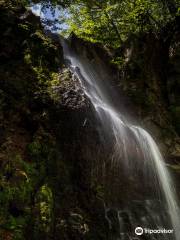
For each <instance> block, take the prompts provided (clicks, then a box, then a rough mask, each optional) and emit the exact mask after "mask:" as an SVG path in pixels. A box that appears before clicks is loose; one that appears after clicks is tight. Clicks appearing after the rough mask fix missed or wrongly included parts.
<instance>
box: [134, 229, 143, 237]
mask: <svg viewBox="0 0 180 240" xmlns="http://www.w3.org/2000/svg"><path fill="white" fill-rule="evenodd" d="M135 234H136V235H139V236H140V235H142V234H143V229H142V227H137V228H136V229H135Z"/></svg>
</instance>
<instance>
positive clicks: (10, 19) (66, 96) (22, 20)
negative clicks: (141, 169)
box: [0, 1, 180, 240]
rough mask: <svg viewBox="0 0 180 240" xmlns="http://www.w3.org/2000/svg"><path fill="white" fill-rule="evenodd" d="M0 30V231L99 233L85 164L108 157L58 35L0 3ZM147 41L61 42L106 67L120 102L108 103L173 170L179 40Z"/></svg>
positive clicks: (99, 209)
mask: <svg viewBox="0 0 180 240" xmlns="http://www.w3.org/2000/svg"><path fill="white" fill-rule="evenodd" d="M0 29H1V38H0V49H1V51H0V62H1V66H0V83H1V84H0V166H1V168H0V205H1V208H0V237H1V239H3V240H8V239H9V240H11V239H17V240H21V239H64V240H70V239H71V240H72V239H77V240H80V239H107V240H109V239H110V237H109V231H108V221H107V219H106V218H105V212H104V201H103V198H104V189H103V186H102V184H101V182H100V181H99V179H98V178H97V174H92V171H91V170H92V169H94V170H95V169H96V166H95V165H96V164H97V162H96V160H97V159H98V161H99V163H101V161H102V159H103V160H104V159H108V154H107V149H105V148H104V146H103V145H102V144H101V143H100V137H99V128H98V125H97V121H96V119H95V115H94V114H93V108H92V106H91V103H90V102H89V100H88V99H87V97H86V96H85V95H84V94H83V92H82V89H81V88H80V86H78V84H79V83H78V81H77V79H73V77H72V74H71V72H70V71H69V70H68V69H67V67H66V64H65V62H64V59H63V51H62V47H61V45H60V42H59V38H58V37H57V36H52V35H51V34H50V35H51V36H49V34H47V33H45V31H44V29H43V27H42V26H41V23H40V19H39V18H38V17H36V16H34V15H33V14H32V13H31V12H30V11H27V10H26V9H25V8H24V7H19V6H17V7H16V6H9V5H7V4H6V3H5V2H4V1H2V3H0ZM152 41H155V40H154V39H152V37H151V36H143V37H141V38H136V39H133V40H131V39H130V40H129V42H127V43H126V44H125V46H123V47H122V49H118V50H117V51H116V52H111V51H107V49H104V48H103V47H102V46H98V45H92V44H91V43H88V42H84V41H82V40H80V39H77V38H76V37H75V36H72V38H71V45H72V46H73V48H74V49H75V50H76V51H82V50H83V49H84V51H85V52H86V54H87V55H88V57H89V58H91V59H95V60H97V61H100V62H101V64H103V65H104V66H106V68H107V69H108V71H109V74H110V75H111V76H113V77H112V83H111V85H112V87H113V88H115V89H116V92H117V94H118V95H119V97H120V99H121V101H122V102H123V104H122V106H120V105H121V104H119V103H116V104H117V105H118V106H119V107H121V110H122V111H124V112H129V115H130V116H132V119H135V120H133V121H138V122H139V123H141V125H142V126H144V127H146V128H147V129H148V130H149V131H150V132H152V134H153V135H154V136H156V139H157V140H158V142H159V145H160V146H161V148H162V151H163V152H164V154H165V156H166V157H167V160H168V163H169V164H170V167H171V169H172V170H173V171H175V173H176V175H177V176H178V171H179V165H178V158H179V147H178V144H179V139H178V134H179V125H178V123H179V103H178V97H179V96H178V93H179V92H178V81H179V77H180V75H179V74H180V73H179V64H180V60H179V57H180V53H179V49H180V48H179V41H178V36H176V37H174V40H173V42H172V44H171V46H170V48H168V53H167V52H165V51H164V49H161V45H160V43H159V42H157V43H156V42H155V43H156V44H155V47H153V49H152V47H151V45H152V44H151V43H152ZM79 46H81V48H80V47H79ZM164 55H165V56H164ZM120 58H121V59H120ZM100 59H101V60H100ZM105 150H106V151H105ZM105 152H106V154H105ZM113 214H114V213H112V214H111V215H112V216H111V218H112V219H114V226H116V225H117V219H116V217H114V215H113ZM116 231H117V229H116V228H115V227H114V228H113V229H111V235H112V234H113V235H114V236H116Z"/></svg>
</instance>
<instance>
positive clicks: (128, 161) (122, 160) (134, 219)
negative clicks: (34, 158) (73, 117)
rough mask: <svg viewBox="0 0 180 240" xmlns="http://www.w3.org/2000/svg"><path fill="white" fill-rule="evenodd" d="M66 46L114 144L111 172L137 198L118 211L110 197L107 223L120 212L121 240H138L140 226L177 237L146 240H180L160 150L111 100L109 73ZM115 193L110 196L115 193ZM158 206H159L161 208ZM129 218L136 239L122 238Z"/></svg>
mask: <svg viewBox="0 0 180 240" xmlns="http://www.w3.org/2000/svg"><path fill="white" fill-rule="evenodd" d="M62 46H63V50H64V58H65V59H66V61H67V63H68V67H69V68H70V70H71V72H72V73H73V74H74V76H75V77H76V78H77V79H79V82H80V84H81V87H82V89H83V91H84V93H85V94H86V96H87V97H88V98H89V99H90V101H91V103H92V105H93V106H94V109H95V113H96V115H97V117H98V119H99V121H100V122H101V125H102V129H103V134H104V135H106V136H107V138H108V139H110V140H111V142H112V143H113V153H112V156H111V158H110V159H109V161H110V169H108V171H110V172H111V171H112V172H113V171H115V172H118V174H119V176H121V175H122V174H123V176H125V178H126V179H127V180H125V181H126V183H127V184H129V186H126V189H128V187H129V188H131V185H132V186H135V188H136V189H135V190H134V192H135V193H133V194H132V196H131V193H130V192H129V193H128V194H127V197H126V198H127V199H128V201H127V202H128V203H127V202H126V201H124V202H123V203H121V204H119V206H118V204H116V203H115V202H114V200H113V197H112V196H110V197H109V198H112V199H111V201H110V202H109V203H108V201H107V203H106V206H107V208H105V218H106V219H107V221H108V224H109V226H110V228H111V227H112V222H111V217H110V209H111V208H112V209H115V210H116V212H117V219H118V221H119V229H120V230H119V236H118V237H116V239H134V238H132V237H136V238H135V239H138V238H137V236H136V235H133V234H134V229H135V228H136V227H138V225H140V224H141V225H140V227H142V228H143V227H146V228H150V227H154V229H162V228H165V227H166V228H167V227H169V228H170V229H173V230H174V234H171V235H170V234H160V235H159V234H156V235H155V234H152V235H151V234H150V235H148V238H147V239H166V240H168V239H175V240H178V239H179V237H180V217H179V207H178V204H177V196H176V193H175V190H174V184H173V181H172V179H171V176H170V174H169V172H168V169H167V168H166V166H165V163H164V160H163V157H162V155H161V153H160V151H159V149H158V146H157V145H156V143H155V141H154V140H153V138H152V137H151V136H150V134H149V133H148V132H147V131H146V130H144V129H143V128H141V127H139V126H134V125H133V124H131V123H129V122H128V121H127V120H126V119H125V117H123V116H122V114H121V113H120V112H119V110H118V108H117V107H116V106H115V105H114V104H113V101H112V99H111V96H112V95H113V91H112V89H111V87H110V85H109V83H108V78H109V77H108V76H107V73H106V71H105V70H104V69H102V67H101V66H97V65H98V64H97V63H96V62H93V61H92V60H91V61H90V60H89V59H88V58H87V57H86V56H85V55H84V54H83V53H81V54H77V53H76V52H75V51H73V50H71V49H70V47H69V46H68V44H67V43H66V42H65V41H64V40H63V41H62ZM82 52H83V51H82ZM118 174H117V175H118ZM118 184H120V183H118ZM118 184H117V186H119V185H118ZM112 185H113V184H112V182H111V186H112ZM110 188H111V187H110ZM110 188H109V191H111V189H110ZM112 188H113V187H112ZM132 189H133V187H132ZM136 190H137V191H139V192H142V194H141V195H142V196H140V197H139V195H137V196H136ZM112 191H113V190H112ZM118 191H120V192H121V191H122V189H120V187H119V188H118V187H117V188H116V190H115V191H114V194H115V192H116V193H117V195H118ZM114 194H109V195H114ZM124 195H125V194H124ZM155 200H157V201H155ZM154 202H157V206H155V205H154ZM108 204H109V206H108ZM141 205H142V206H141ZM133 206H135V207H133ZM137 206H139V207H138V209H141V208H142V209H143V211H142V212H143V213H141V212H140V211H139V212H138V210H136V209H135V208H136V207H137ZM154 206H155V207H154ZM131 209H132V210H131ZM137 212H138V213H137ZM108 214H109V215H108ZM124 214H126V216H127V217H128V222H129V225H131V231H132V232H133V233H128V232H127V231H126V232H123V231H124V229H125V228H127V227H126V226H125V227H124V225H125V223H124V218H125V217H124ZM133 228H134V229H133ZM141 239H142V238H141ZM145 239H146V238H145Z"/></svg>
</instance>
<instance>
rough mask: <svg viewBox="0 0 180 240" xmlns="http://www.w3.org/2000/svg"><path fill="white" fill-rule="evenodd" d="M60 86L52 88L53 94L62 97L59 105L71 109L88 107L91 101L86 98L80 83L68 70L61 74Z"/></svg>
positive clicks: (63, 70)
mask: <svg viewBox="0 0 180 240" xmlns="http://www.w3.org/2000/svg"><path fill="white" fill-rule="evenodd" d="M59 80H60V84H59V85H54V86H53V87H52V90H53V93H54V94H56V95H59V96H60V99H59V104H60V105H62V106H64V107H66V108H69V109H80V108H85V107H88V105H89V101H88V99H87V97H86V96H85V94H84V92H83V90H82V87H81V85H80V82H79V80H78V78H77V77H75V76H74V75H73V74H72V73H71V72H70V70H69V69H68V68H64V69H62V70H61V71H60V73H59Z"/></svg>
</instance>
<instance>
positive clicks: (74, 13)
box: [63, 0, 179, 48]
mask: <svg viewBox="0 0 180 240" xmlns="http://www.w3.org/2000/svg"><path fill="white" fill-rule="evenodd" d="M167 2H168V1H167ZM172 2H173V3H171V4H172V5H173V6H174V8H175V9H176V10H175V14H172V12H171V10H170V9H171V8H170V6H169V5H168V4H166V1H156V0H150V1H147V0H135V1H128V0H123V1H117V0H111V1H107V0H103V1H100V2H99V1H88V0H87V1H75V2H74V4H71V6H70V7H69V15H68V17H67V16H65V18H64V20H65V22H66V23H67V24H68V25H69V29H68V30H65V31H64V32H63V34H64V35H68V34H70V33H71V32H74V33H75V34H76V35H77V36H79V37H82V38H84V39H86V40H89V41H92V42H101V43H104V44H107V45H110V46H111V47H115V48H117V47H119V46H120V45H121V44H122V42H123V41H125V40H126V39H127V38H128V37H129V35H131V34H138V33H139V32H141V33H142V32H148V31H151V32H154V33H155V34H158V32H160V31H161V29H162V28H163V27H164V26H165V25H166V24H167V23H168V22H170V21H172V20H173V19H174V18H175V16H177V15H178V8H177V6H178V5H179V2H178V1H177V2H175V1H172Z"/></svg>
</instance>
